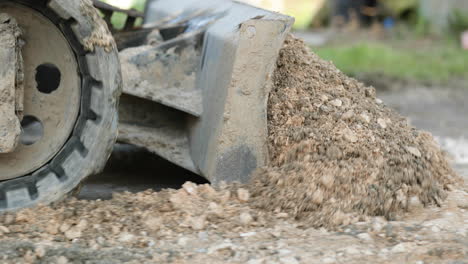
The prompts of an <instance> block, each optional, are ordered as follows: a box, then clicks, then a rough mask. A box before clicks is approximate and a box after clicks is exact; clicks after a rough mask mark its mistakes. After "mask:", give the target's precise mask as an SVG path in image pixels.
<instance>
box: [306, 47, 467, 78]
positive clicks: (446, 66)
mask: <svg viewBox="0 0 468 264" xmlns="http://www.w3.org/2000/svg"><path fill="white" fill-rule="evenodd" d="M314 51H315V52H316V53H317V54H318V55H319V56H320V57H322V58H324V59H326V60H330V61H333V62H334V63H335V65H336V66H337V67H338V68H339V69H341V70H342V71H343V72H345V73H347V74H350V75H354V76H356V75H359V74H362V73H379V74H384V75H386V76H389V77H395V78H401V79H410V80H421V81H436V82H437V81H442V82H444V81H448V80H450V79H466V78H468V52H466V51H463V50H461V49H460V48H459V47H457V46H456V45H455V44H454V43H450V44H449V45H440V46H439V45H437V47H433V48H431V49H416V48H412V49H407V48H394V47H392V46H391V45H390V44H385V43H376V42H366V43H358V44H353V45H351V46H331V47H323V48H316V49H314Z"/></svg>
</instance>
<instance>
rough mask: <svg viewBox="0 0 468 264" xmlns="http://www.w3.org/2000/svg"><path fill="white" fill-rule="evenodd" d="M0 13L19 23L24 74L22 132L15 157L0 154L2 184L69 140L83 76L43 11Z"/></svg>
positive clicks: (7, 7) (7, 6)
mask: <svg viewBox="0 0 468 264" xmlns="http://www.w3.org/2000/svg"><path fill="white" fill-rule="evenodd" d="M0 10H2V12H5V13H8V14H10V15H12V16H13V17H15V19H16V20H17V22H18V24H19V25H20V27H21V29H22V31H23V35H22V39H24V40H25V41H26V45H25V46H24V47H23V49H22V53H23V59H24V72H25V96H24V114H25V118H24V119H23V122H22V126H23V133H22V136H21V139H20V144H19V146H18V147H17V149H16V150H15V151H14V152H13V153H9V154H0V180H8V179H13V178H18V177H22V176H25V175H27V174H30V173H32V172H34V171H36V170H38V169H39V168H41V167H42V166H44V165H45V164H47V163H48V162H50V161H51V160H52V159H53V158H54V156H55V155H57V153H58V152H59V151H60V150H61V149H62V147H63V146H64V145H65V143H66V142H67V141H68V140H69V138H70V135H71V133H72V131H73V129H74V127H75V123H76V121H77V119H78V115H79V112H80V101H81V88H80V87H81V78H80V74H79V67H78V63H77V60H76V56H75V54H74V52H73V49H72V48H71V47H70V45H69V43H68V41H67V39H66V38H65V36H64V35H63V34H62V32H61V31H60V29H59V28H57V26H56V25H55V24H54V23H52V22H51V21H50V20H49V19H47V18H46V17H45V16H43V15H42V14H41V13H39V12H37V11H35V10H33V9H31V8H28V7H25V6H22V5H19V4H14V3H10V2H6V3H0Z"/></svg>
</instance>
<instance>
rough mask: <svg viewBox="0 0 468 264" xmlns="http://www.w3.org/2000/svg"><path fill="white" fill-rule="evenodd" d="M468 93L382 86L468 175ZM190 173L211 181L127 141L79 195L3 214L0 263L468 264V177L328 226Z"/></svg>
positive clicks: (385, 96) (386, 97)
mask: <svg viewBox="0 0 468 264" xmlns="http://www.w3.org/2000/svg"><path fill="white" fill-rule="evenodd" d="M467 97H468V90H466V91H464V90H456V89H450V88H448V87H444V89H434V88H424V87H409V88H407V89H398V90H388V91H386V92H385V93H382V94H379V95H378V98H380V99H382V100H383V101H384V102H385V104H387V105H389V106H391V107H393V108H395V109H397V110H398V111H400V112H401V113H402V114H403V115H406V116H409V117H410V120H411V122H412V124H414V125H416V126H417V127H418V128H422V129H425V130H429V131H431V132H432V133H433V134H434V136H435V137H436V138H437V139H438V140H439V142H440V143H441V145H442V147H443V149H444V150H445V151H447V152H448V153H449V154H450V155H451V156H452V157H453V159H452V163H453V166H454V167H455V169H456V170H457V171H458V172H459V173H460V175H461V176H462V177H464V179H465V180H468V171H467V170H466V166H467V162H466V159H467V156H466V153H467V148H466V141H465V138H466V137H468V135H467V134H466V132H465V131H468V130H467V129H468V124H467V121H466V118H465V116H464V113H466V110H468V109H466V106H465V104H463V99H465V98H467ZM467 99H468V98H467ZM465 101H466V100H465ZM128 164H132V165H133V166H128ZM135 165H136V166H135ZM186 181H193V182H196V183H199V184H204V183H206V182H204V181H203V179H200V178H198V177H197V176H195V175H193V174H190V173H188V172H186V171H184V170H181V169H180V168H177V167H176V166H173V165H170V164H168V163H166V162H164V161H163V160H161V159H159V158H157V157H154V156H152V155H151V154H149V153H147V152H145V151H143V150H141V149H134V148H129V147H128V146H125V145H118V146H117V147H116V149H115V151H114V155H113V157H112V158H111V161H110V162H109V164H108V166H107V168H106V171H105V172H104V173H103V174H101V175H98V176H95V177H92V178H90V179H89V180H88V181H87V182H86V183H85V184H84V186H83V188H82V189H81V192H80V193H79V194H78V199H76V198H75V199H69V200H67V201H65V202H64V203H61V204H57V205H52V206H51V207H41V208H36V209H34V210H24V211H21V212H20V213H12V214H6V215H2V216H1V217H0V263H249V264H255V263H265V264H266V263H292V264H294V263H418V264H420V263H468V262H467V259H468V238H467V236H468V186H467V185H463V186H456V188H454V190H453V191H451V192H448V198H447V199H446V200H445V201H444V202H442V203H441V204H440V206H431V207H428V208H423V207H422V205H421V203H420V202H418V201H417V200H410V201H409V203H408V207H409V208H408V209H410V213H406V214H402V215H398V216H396V217H394V219H393V220H392V221H388V220H386V219H384V218H382V217H363V218H362V219H360V220H359V221H357V222H354V223H352V224H349V223H348V224H345V225H341V226H339V227H338V228H334V229H328V230H327V229H325V228H313V227H311V226H310V225H308V224H304V223H303V222H301V221H295V220H294V219H292V217H291V215H290V214H291V213H290V212H285V211H282V210H272V211H271V212H267V211H265V212H264V211H259V210H256V209H255V208H253V207H252V205H251V203H250V200H251V199H252V194H251V193H250V192H249V191H248V190H247V189H246V188H244V187H242V186H236V185H234V186H224V187H223V186H222V187H221V188H220V189H216V190H215V189H213V188H211V187H210V186H208V185H198V186H197V185H195V184H190V183H189V184H184V182H186ZM465 182H466V181H465ZM164 188H174V189H178V190H177V191H175V190H172V191H160V190H161V189H164ZM146 189H150V190H149V191H144V190H146ZM125 191H129V192H125ZM115 192H118V193H119V194H115V195H114V198H113V199H112V200H109V198H111V196H112V194H113V193H115Z"/></svg>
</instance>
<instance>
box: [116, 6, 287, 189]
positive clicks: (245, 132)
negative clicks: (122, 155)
mask: <svg viewBox="0 0 468 264" xmlns="http://www.w3.org/2000/svg"><path fill="white" fill-rule="evenodd" d="M292 24H293V18H291V17H288V16H285V15H281V14H278V13H273V12H269V11H266V10H262V9H258V8H255V7H252V6H249V5H246V4H243V3H239V2H231V1H227V0H226V1H224V0H203V1H200V0H178V1H173V0H156V1H153V2H150V3H149V4H148V8H147V11H146V16H145V24H144V28H145V29H144V31H145V30H146V31H145V32H146V33H144V34H143V35H144V36H145V37H143V38H142V39H144V41H143V42H144V43H139V44H138V46H136V47H135V39H136V37H135V38H134V39H133V40H131V41H127V42H125V41H123V42H122V43H124V44H121V45H119V46H121V48H123V51H122V52H121V55H120V57H121V62H122V71H123V79H124V93H125V94H124V96H123V97H122V100H121V110H120V115H121V124H120V129H119V131H120V136H119V140H120V141H121V142H125V143H131V144H135V145H139V146H142V147H146V148H147V149H149V150H151V151H152V152H155V153H157V154H158V155H160V156H162V157H164V158H165V159H167V160H169V161H171V162H174V163H176V164H178V165H179V166H182V167H184V168H186V169H188V170H191V171H193V172H195V173H198V174H200V175H201V176H203V177H205V178H207V179H208V180H210V181H211V182H212V183H214V184H216V183H219V182H221V181H227V182H231V181H240V182H247V181H248V180H249V178H250V176H251V174H252V172H253V171H254V170H255V169H256V168H259V167H263V166H265V165H267V162H268V161H269V157H268V130H267V103H268V96H269V92H270V89H271V87H272V78H271V77H272V73H273V71H274V69H275V67H276V60H277V57H278V54H279V50H280V48H281V47H282V45H283V42H284V40H285V38H286V35H287V34H288V32H289V31H290V29H291V26H292ZM139 38H141V34H140V35H139ZM132 41H133V43H132V44H128V43H130V42H132ZM125 43H127V44H128V46H130V47H126V46H125ZM132 46H133V47H132Z"/></svg>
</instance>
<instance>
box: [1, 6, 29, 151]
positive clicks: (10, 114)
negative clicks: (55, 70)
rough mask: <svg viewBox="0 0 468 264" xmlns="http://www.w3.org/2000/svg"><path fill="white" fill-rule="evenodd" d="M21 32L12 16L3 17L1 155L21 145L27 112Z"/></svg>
mask: <svg viewBox="0 0 468 264" xmlns="http://www.w3.org/2000/svg"><path fill="white" fill-rule="evenodd" d="M20 34H21V32H20V29H19V27H18V24H17V23H16V20H15V19H14V18H13V17H11V16H10V15H8V14H5V13H1V14H0V62H1V64H0V153H10V152H12V151H14V149H15V148H16V146H17V145H18V141H19V136H20V133H21V126H20V118H21V116H22V111H23V102H22V100H23V85H22V84H23V82H22V79H23V77H22V70H23V67H22V58H21V47H20V43H19V37H20Z"/></svg>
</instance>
